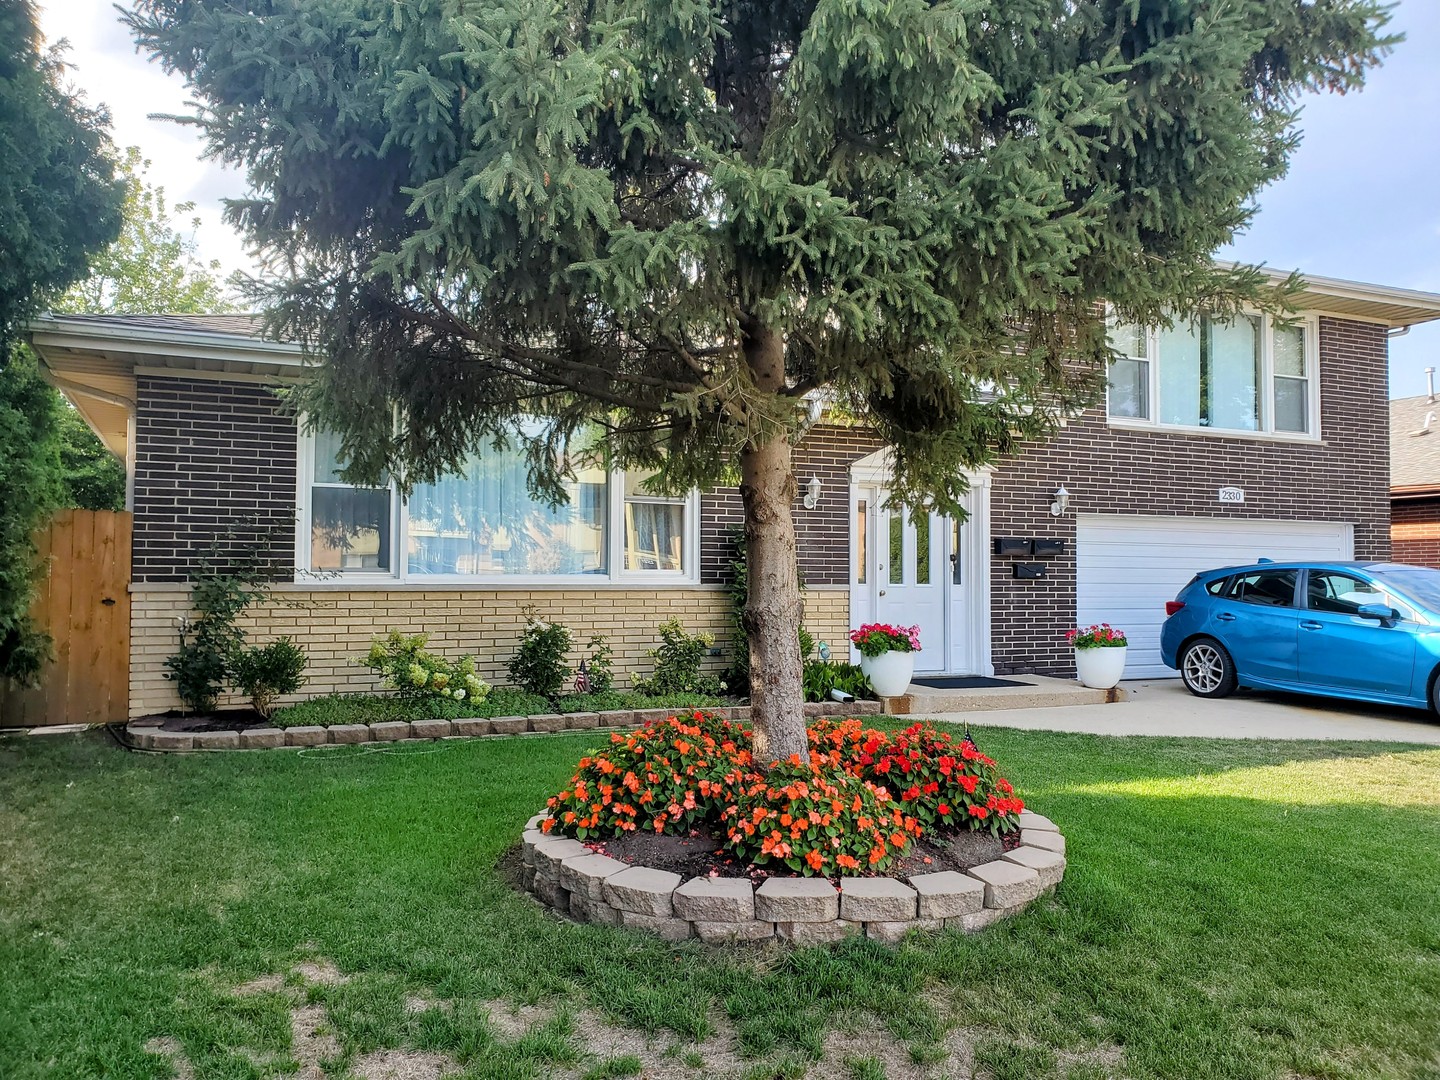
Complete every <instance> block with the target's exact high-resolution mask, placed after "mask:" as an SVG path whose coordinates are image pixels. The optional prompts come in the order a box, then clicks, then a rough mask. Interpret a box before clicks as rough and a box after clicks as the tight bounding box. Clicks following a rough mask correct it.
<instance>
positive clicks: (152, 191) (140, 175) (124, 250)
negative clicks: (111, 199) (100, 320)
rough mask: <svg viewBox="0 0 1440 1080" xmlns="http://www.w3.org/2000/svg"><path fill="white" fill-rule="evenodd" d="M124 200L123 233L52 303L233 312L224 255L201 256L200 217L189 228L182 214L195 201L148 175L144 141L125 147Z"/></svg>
mask: <svg viewBox="0 0 1440 1080" xmlns="http://www.w3.org/2000/svg"><path fill="white" fill-rule="evenodd" d="M120 173H121V179H122V181H123V183H124V185H125V203H124V210H123V213H122V222H123V223H122V225H121V228H120V235H119V237H118V238H117V239H116V240H115V242H114V243H112V244H110V245H109V246H108V247H106V248H104V249H103V250H102V251H100V252H99V253H98V254H96V255H95V257H94V258H93V259H91V260H90V273H89V275H88V276H86V277H85V279H84V280H82V281H79V282H77V283H76V284H74V285H72V286H71V287H70V288H69V289H68V290H66V292H65V295H64V296H62V297H60V298H59V299H58V300H57V301H56V302H55V304H54V305H53V308H54V310H55V311H60V312H69V313H77V314H97V313H102V312H103V313H108V314H123V315H157V314H173V315H206V314H213V313H215V312H224V311H234V310H235V304H234V301H233V300H232V299H231V297H230V296H229V295H228V294H227V293H226V290H225V283H224V280H223V279H222V277H221V268H220V262H219V260H218V259H211V260H209V261H208V262H207V261H205V260H204V259H202V258H201V255H200V245H199V242H198V241H197V240H196V238H195V233H196V230H197V229H198V228H199V227H200V219H199V218H198V217H191V218H190V219H189V221H188V225H189V231H188V232H187V231H185V225H186V224H187V223H186V222H184V221H182V220H181V217H182V215H186V214H192V213H193V212H194V210H195V204H194V203H193V202H180V203H175V204H174V205H171V204H170V202H169V200H168V199H167V198H166V195H165V189H164V188H163V187H162V186H160V185H159V184H152V183H150V181H149V173H150V162H148V161H146V160H145V159H144V158H143V157H142V156H141V154H140V148H139V147H137V146H131V147H128V148H127V149H126V150H125V159H124V161H123V162H122V163H121V166H120Z"/></svg>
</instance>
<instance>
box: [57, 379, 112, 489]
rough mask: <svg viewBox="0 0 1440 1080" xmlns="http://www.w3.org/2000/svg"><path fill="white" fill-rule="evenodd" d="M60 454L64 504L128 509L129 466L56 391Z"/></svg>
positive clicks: (60, 478)
mask: <svg viewBox="0 0 1440 1080" xmlns="http://www.w3.org/2000/svg"><path fill="white" fill-rule="evenodd" d="M51 393H52V394H53V395H54V397H55V409H56V412H57V418H58V421H59V423H58V425H57V441H58V443H59V447H58V449H59V454H60V475H59V480H60V484H61V495H60V505H61V506H74V507H78V508H79V509H81V510H124V509H125V463H124V462H122V461H121V460H120V458H119V457H117V456H116V455H115V454H113V453H111V452H110V448H109V447H107V446H106V445H105V444H104V443H103V442H101V441H100V438H99V436H97V435H96V434H95V433H94V432H93V431H91V430H90V426H89V425H88V424H86V423H85V420H84V418H83V417H81V415H80V412H79V410H78V409H76V408H75V407H74V406H73V405H71V404H70V403H69V402H68V401H66V400H65V399H64V398H63V397H61V396H60V395H59V394H58V393H56V392H55V391H53V390H52V391H51Z"/></svg>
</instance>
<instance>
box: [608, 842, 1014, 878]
mask: <svg viewBox="0 0 1440 1080" xmlns="http://www.w3.org/2000/svg"><path fill="white" fill-rule="evenodd" d="M1019 845H1020V835H1019V833H1010V834H1009V835H1008V836H1006V837H1004V838H1003V839H997V838H995V837H993V836H991V835H990V834H989V833H987V832H971V831H970V830H968V829H966V830H947V831H944V832H937V833H932V834H930V835H927V836H924V837H922V838H921V839H919V840H917V841H915V843H913V844H912V845H911V846H910V850H909V851H908V852H907V853H906V854H905V857H904V858H901V859H897V860H896V861H895V862H893V863H891V864H890V866H889V868H888V869H887V870H886V871H885V874H884V875H883V876H885V877H893V878H900V879H904V878H908V877H909V876H910V875H911V874H934V873H937V872H939V871H941V870H968V869H970V867H972V866H979V865H980V864H981V863H987V862H993V861H994V860H995V859H998V858H1000V856H1001V854H1002V853H1003V852H1005V851H1009V850H1012V849H1013V848H1016V847H1018V846H1019ZM585 846H586V847H588V848H591V849H592V850H594V851H598V852H600V853H601V854H603V855H609V856H610V857H611V858H612V859H619V860H620V861H621V862H626V863H634V864H635V865H637V866H648V867H650V868H651V869H652V870H668V871H670V872H671V873H673V874H679V875H680V876H681V877H682V878H684V879H686V880H689V879H690V878H693V877H735V878H738V877H743V878H749V879H750V880H751V881H756V882H759V881H764V880H765V879H766V878H767V877H770V876H772V875H771V872H770V871H768V870H763V869H760V868H759V867H756V866H752V865H747V864H746V863H744V862H742V861H740V860H738V859H736V858H734V857H733V856H731V855H730V854H729V853H728V852H726V851H725V850H724V848H723V847H722V846H721V844H720V842H719V841H717V840H716V839H715V838H714V837H712V836H711V835H710V833H709V832H708V831H706V830H703V829H700V830H696V831H695V832H694V833H693V834H692V835H690V836H657V835H656V834H655V833H642V832H633V833H627V834H626V835H624V836H621V837H616V838H613V839H608V840H599V841H591V840H587V841H585ZM775 876H779V877H790V876H792V875H791V874H789V872H788V871H783V870H782V871H780V872H779V873H777V874H776V875H775ZM866 876H878V875H866Z"/></svg>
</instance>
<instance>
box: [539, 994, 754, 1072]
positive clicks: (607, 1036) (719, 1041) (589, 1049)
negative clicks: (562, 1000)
mask: <svg viewBox="0 0 1440 1080" xmlns="http://www.w3.org/2000/svg"><path fill="white" fill-rule="evenodd" d="M711 1025H712V1026H713V1027H714V1029H715V1031H714V1033H713V1034H712V1035H711V1036H710V1037H709V1038H708V1039H706V1040H705V1041H704V1042H699V1043H694V1042H684V1041H680V1040H677V1039H676V1038H675V1036H674V1034H673V1033H667V1034H665V1035H663V1036H658V1037H652V1036H651V1035H649V1034H648V1033H647V1032H644V1031H640V1030H638V1029H636V1028H631V1027H624V1026H620V1025H616V1024H612V1023H611V1022H610V1021H609V1020H607V1019H606V1018H605V1017H604V1016H603V1015H602V1014H601V1013H599V1012H597V1011H596V1010H594V1009H580V1010H578V1011H577V1012H576V1014H575V1041H576V1043H577V1045H578V1046H579V1047H580V1048H581V1049H582V1050H583V1051H584V1052H585V1055H586V1056H585V1059H584V1060H583V1061H582V1062H581V1063H580V1064H578V1065H576V1066H575V1067H574V1068H573V1069H572V1070H571V1071H570V1072H568V1073H565V1074H562V1075H563V1076H565V1077H566V1080H578V1078H580V1077H583V1076H585V1074H586V1073H588V1072H589V1071H590V1070H591V1069H593V1068H595V1066H597V1065H599V1064H601V1063H603V1062H605V1061H609V1060H611V1059H613V1058H623V1057H635V1058H638V1059H639V1060H640V1062H641V1069H640V1072H639V1073H638V1074H637V1075H638V1076H639V1078H640V1080H697V1078H701V1077H703V1078H704V1080H731V1078H738V1077H740V1076H741V1075H742V1074H743V1073H744V1072H745V1071H746V1070H747V1069H748V1068H751V1067H753V1066H754V1065H755V1064H756V1062H755V1061H753V1060H748V1061H747V1060H746V1059H744V1058H742V1057H741V1056H740V1041H739V1040H738V1039H737V1038H736V1037H735V1032H734V1030H733V1029H732V1028H731V1026H730V1024H729V1022H728V1021H727V1020H725V1019H724V1018H723V1017H712V1018H711Z"/></svg>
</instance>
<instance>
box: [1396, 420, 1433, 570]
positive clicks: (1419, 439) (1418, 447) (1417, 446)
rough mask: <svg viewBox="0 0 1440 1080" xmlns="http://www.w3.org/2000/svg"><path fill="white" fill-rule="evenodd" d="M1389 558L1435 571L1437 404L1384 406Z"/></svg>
mask: <svg viewBox="0 0 1440 1080" xmlns="http://www.w3.org/2000/svg"><path fill="white" fill-rule="evenodd" d="M1390 553H1391V557H1392V558H1394V560H1395V561H1396V562H1404V563H1414V564H1415V565H1416V566H1433V567H1436V568H1440V400H1437V399H1436V397H1435V394H1434V393H1433V392H1432V393H1429V394H1421V395H1419V396H1418V397H1408V398H1397V399H1395V400H1394V401H1392V402H1390Z"/></svg>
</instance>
